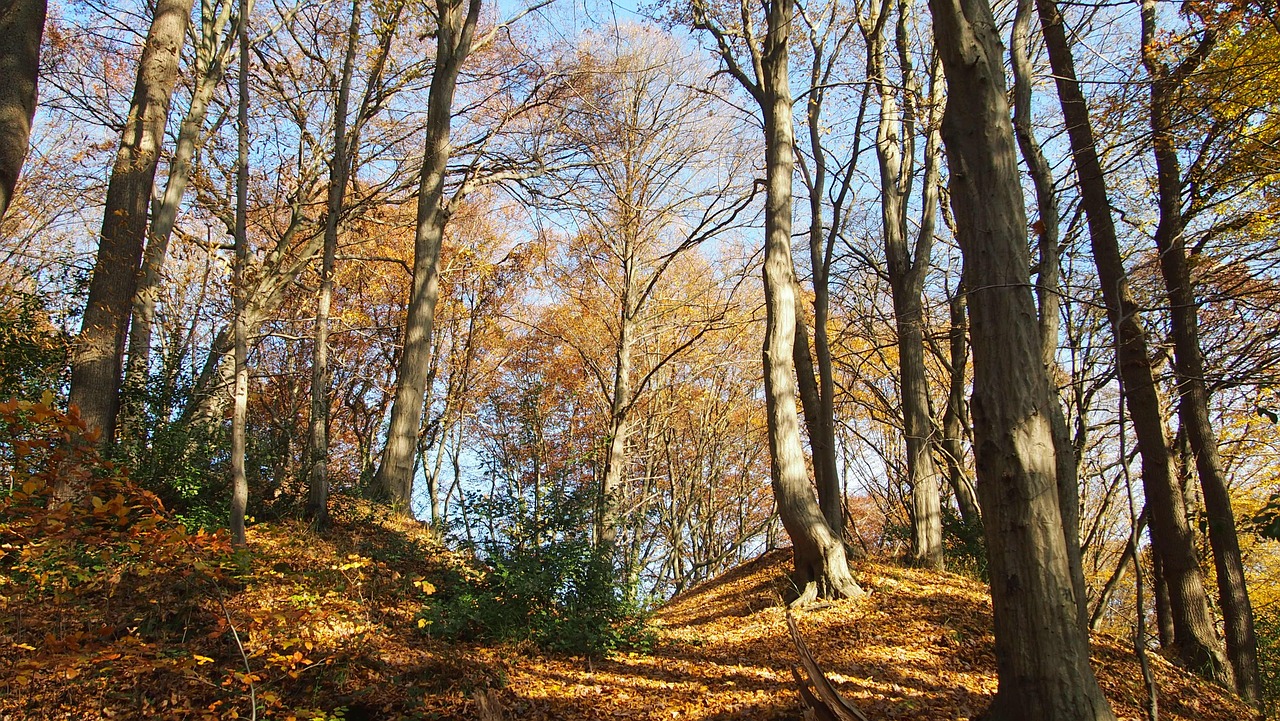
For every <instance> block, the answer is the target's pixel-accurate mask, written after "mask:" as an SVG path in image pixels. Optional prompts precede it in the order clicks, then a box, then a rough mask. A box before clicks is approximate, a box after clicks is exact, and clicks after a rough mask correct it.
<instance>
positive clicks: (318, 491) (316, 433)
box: [305, 0, 360, 528]
mask: <svg viewBox="0 0 1280 721" xmlns="http://www.w3.org/2000/svg"><path fill="white" fill-rule="evenodd" d="M359 40H360V0H352V2H351V25H350V26H349V27H348V28H347V49H346V53H345V54H344V55H343V58H342V75H341V77H340V78H339V79H338V103H337V107H336V108H335V109H334V121H333V158H332V159H331V160H330V161H329V193H328V197H327V198H326V206H325V222H324V250H323V251H322V254H321V260H320V295H319V297H318V298H316V326H315V334H314V336H313V337H312V343H313V346H314V353H315V358H314V360H313V362H312V365H311V423H310V427H309V429H308V434H307V445H308V447H309V448H310V456H311V468H310V473H309V475H310V488H309V489H308V493H307V507H306V509H305V512H306V516H307V518H310V519H311V522H312V523H313V524H314V525H315V527H316V528H324V527H325V526H326V525H327V524H328V522H329V384H330V371H329V309H330V306H331V305H332V304H333V264H334V256H335V255H337V250H338V221H339V220H340V219H341V217H342V207H343V200H344V197H345V195H346V191H347V173H348V171H349V168H350V163H349V160H348V155H347V109H348V108H347V106H348V105H349V104H350V102H351V76H352V74H353V73H354V71H355V62H356V47H357V45H358V43H359Z"/></svg>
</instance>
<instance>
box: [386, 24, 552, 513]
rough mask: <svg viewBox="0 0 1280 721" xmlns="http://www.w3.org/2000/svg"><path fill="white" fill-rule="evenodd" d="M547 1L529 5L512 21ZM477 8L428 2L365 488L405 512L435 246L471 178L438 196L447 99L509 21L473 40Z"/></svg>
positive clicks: (448, 148)
mask: <svg viewBox="0 0 1280 721" xmlns="http://www.w3.org/2000/svg"><path fill="white" fill-rule="evenodd" d="M549 1H550V0H542V1H541V2H539V3H535V4H533V5H530V6H529V7H528V8H526V9H525V10H523V11H521V12H520V13H517V16H516V17H521V16H523V15H525V14H527V13H529V12H532V11H533V10H534V9H536V8H538V7H541V6H542V5H545V4H546V3H547V2H549ZM481 5H482V0H437V2H436V13H435V15H436V17H435V20H436V28H435V32H434V37H435V41H436V53H435V64H434V65H433V66H432V69H431V86H430V90H429V94H428V96H427V118H426V125H425V135H426V153H425V154H424V156H423V160H422V169H421V172H420V173H419V180H418V205H417V219H416V233H415V236H414V256H413V286H412V288H411V289H410V292H409V307H408V313H407V316H406V318H405V331H404V351H403V352H402V353H401V354H400V363H399V366H398V368H397V372H396V397H395V401H394V403H393V404H392V406H391V420H390V425H389V427H388V429H387V442H386V446H385V448H384V450H383V454H382V461H381V464H380V465H379V467H378V473H377V475H376V476H375V477H374V480H373V484H372V488H371V490H372V493H373V494H374V495H375V496H376V497H379V498H383V499H385V500H387V501H389V502H390V503H391V504H392V505H393V506H394V507H395V508H396V509H397V510H398V511H399V512H401V513H405V514H409V513H411V509H410V503H411V500H412V495H413V467H414V447H415V441H416V439H417V437H418V430H419V427H420V426H421V424H422V406H423V397H424V394H425V393H426V386H427V376H428V374H429V369H430V361H431V357H430V356H431V334H432V330H433V328H434V325H435V308H436V302H437V300H438V299H439V295H440V245H441V241H442V239H443V237H444V228H445V225H446V224H447V223H448V221H449V216H450V215H452V214H453V212H454V209H455V207H456V206H457V204H458V203H460V202H461V201H462V200H463V199H464V198H465V197H466V195H467V193H468V192H469V191H470V190H471V189H473V188H474V187H475V184H476V183H475V179H474V175H473V176H472V177H471V178H469V180H471V181H472V182H465V181H464V182H463V183H461V184H460V185H459V186H458V187H457V189H456V190H455V191H454V192H453V194H452V195H447V194H446V193H445V181H446V180H447V176H448V170H449V159H450V157H451V155H452V153H453V147H452V145H451V143H450V132H451V121H452V119H453V99H454V94H455V92H456V90H457V87H458V78H459V75H460V74H461V72H462V66H463V64H464V63H466V61H467V58H468V57H470V56H471V54H472V52H473V51H474V50H476V49H477V48H478V47H484V46H487V45H489V44H490V43H492V42H493V40H494V38H495V37H496V36H497V34H498V32H499V31H500V30H501V29H503V28H506V27H508V26H509V25H510V23H511V22H514V19H513V20H509V21H507V22H506V23H503V24H500V25H498V26H495V27H494V28H491V29H490V30H489V32H487V33H485V35H484V36H483V37H481V38H480V39H479V40H478V41H477V39H476V37H475V33H476V25H477V24H478V23H479V21H480V8H481ZM513 114H514V113H513ZM506 117H510V116H509V115H508V116H506ZM504 119H505V118H504ZM477 170H478V168H477V167H476V163H472V164H471V166H470V167H469V169H468V172H469V173H472V174H474V173H475V172H477ZM515 175H521V174H520V173H515ZM498 177H503V176H502V174H501V173H496V172H495V175H493V176H490V181H491V182H496V178H498Z"/></svg>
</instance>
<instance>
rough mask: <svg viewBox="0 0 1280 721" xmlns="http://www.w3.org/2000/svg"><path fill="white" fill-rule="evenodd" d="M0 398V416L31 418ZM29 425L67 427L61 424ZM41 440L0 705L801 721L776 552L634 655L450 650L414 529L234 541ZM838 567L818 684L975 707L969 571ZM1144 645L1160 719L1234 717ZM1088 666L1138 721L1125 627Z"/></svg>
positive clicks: (881, 702) (5, 545)
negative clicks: (855, 587) (432, 615)
mask: <svg viewBox="0 0 1280 721" xmlns="http://www.w3.org/2000/svg"><path fill="white" fill-rule="evenodd" d="M3 413H7V414H8V415H7V416H5V417H4V418H0V420H5V421H6V422H8V423H9V424H10V426H13V425H14V424H20V423H21V422H25V421H23V419H24V418H29V417H32V416H33V415H34V416H39V414H38V413H36V411H35V410H33V408H25V409H24V408H16V407H14V408H0V414H3ZM24 414H25V415H24ZM36 420H37V421H41V422H46V423H51V424H52V426H51V427H52V430H53V432H54V435H55V436H56V435H59V434H62V435H63V437H64V439H65V438H67V437H70V438H71V439H72V440H73V441H74V440H75V436H76V429H75V427H74V423H73V422H71V420H68V419H66V418H64V417H60V416H57V415H56V414H55V415H53V416H48V415H46V416H44V417H43V419H41V418H39V417H37V418H36ZM40 438H41V437H40V436H39V434H35V435H31V436H30V437H27V438H25V439H24V440H22V441H21V442H22V443H23V444H25V445H23V446H22V447H21V448H20V449H19V453H20V454H32V455H31V457H32V458H33V459H34V458H36V456H39V459H38V460H39V461H40V465H41V467H43V468H46V469H55V470H46V471H38V472H36V471H31V470H30V469H28V471H27V472H26V477H25V478H24V479H23V481H22V482H21V483H18V484H17V490H16V492H14V493H11V494H10V495H9V496H8V497H7V498H6V499H4V501H3V502H2V503H0V719H27V718H32V719H34V718H40V719H98V718H127V719H141V718H145V719H152V718H164V719H168V718H174V719H179V718H183V719H185V718H191V719H227V718H249V717H251V716H252V715H254V714H253V709H254V707H255V706H256V712H257V713H256V715H257V718H275V719H326V720H327V719H334V718H339V717H341V718H344V719H346V720H347V721H357V720H358V719H398V718H405V719H432V718H435V719H453V718H477V717H478V715H479V714H480V712H481V709H480V708H479V706H480V705H481V703H479V702H478V701H477V699H480V698H483V704H484V705H486V706H487V707H488V708H489V709H490V710H491V711H492V710H493V709H498V708H501V709H503V714H504V716H505V718H506V719H508V721H516V720H517V719H531V720H536V719H557V720H560V719H563V720H565V721H573V720H577V719H599V720H605V719H649V720H653V721H657V720H658V719H662V720H664V721H665V720H670V719H702V720H707V721H710V720H714V719H743V718H747V719H798V718H800V706H799V700H798V695H797V692H796V690H795V687H794V683H793V681H792V678H791V673H790V668H791V666H792V665H793V664H795V663H796V662H797V656H796V652H795V649H794V647H793V646H792V644H791V642H790V639H789V638H788V633H787V625H786V614H785V610H784V609H783V607H782V604H781V590H782V588H783V585H782V584H785V583H786V580H785V579H786V571H787V567H788V565H789V563H790V555H789V553H788V552H786V551H774V552H771V553H769V554H767V555H765V556H764V557H762V558H760V559H757V560H755V561H753V562H751V563H748V564H746V565H744V566H742V567H740V568H738V569H737V570H735V571H733V572H731V573H729V574H727V575H725V576H723V577H721V578H719V579H717V580H713V581H711V582H708V583H706V584H703V585H701V586H699V587H697V588H695V589H693V590H691V591H689V592H687V593H685V594H683V595H681V596H679V597H678V598H676V599H674V600H673V601H672V602H671V603H669V604H667V606H666V607H665V608H663V609H661V610H660V611H658V612H657V613H656V614H655V616H654V618H653V626H654V628H655V630H656V632H657V636H658V639H659V642H658V645H657V647H656V648H655V650H654V652H653V653H651V654H647V655H637V654H626V655H618V656H615V657H613V658H611V659H608V660H603V661H599V660H597V661H592V660H589V659H582V658H567V657H554V656H548V655H545V654H539V653H537V652H535V651H533V650H532V647H531V646H530V647H527V648H526V647H519V648H515V647H496V648H495V647H489V646H485V645H481V644H456V643H453V644H451V643H447V642H444V641H441V640H438V639H433V638H430V637H427V636H425V635H424V634H423V633H422V631H420V630H419V627H418V623H417V620H418V614H419V613H420V611H421V610H422V608H423V605H424V603H425V602H426V598H427V596H428V595H429V594H431V593H433V592H434V586H433V583H435V582H443V581H442V580H441V579H442V578H447V577H449V576H450V575H453V576H454V577H457V576H458V575H465V574H466V573H468V563H467V561H466V559H465V558H462V557H461V556H459V555H457V554H454V553H451V552H449V551H447V550H446V549H444V548H443V547H442V545H441V544H440V543H439V541H438V540H437V539H436V538H435V537H434V536H433V535H432V534H431V533H430V532H428V531H427V530H426V529H425V528H423V527H422V526H421V525H420V524H417V523H415V522H413V521H411V520H407V519H403V518H399V517H396V516H394V515H391V514H389V513H387V512H385V511H383V510H381V509H379V508H377V507H376V506H372V505H370V504H368V503H364V502H356V501H351V500H342V499H339V500H338V503H337V505H336V507H335V508H334V511H333V514H332V515H333V526H332V528H331V529H330V530H329V531H328V532H327V533H326V534H324V535H323V536H320V535H317V534H315V533H314V532H312V531H311V530H309V529H308V528H307V527H306V525H305V524H302V523H300V522H295V521H285V522H273V523H268V524H261V525H258V526H256V527H254V528H251V529H250V534H249V542H250V547H251V554H250V555H249V556H247V557H245V556H240V557H235V556H232V555H231V553H230V549H229V547H228V545H227V543H226V538H225V535H202V534H191V533H188V532H187V531H186V529H184V528H182V527H181V526H180V525H178V524H177V523H175V522H174V521H172V520H171V519H170V518H168V517H167V516H166V515H165V513H164V512H163V509H161V508H160V507H159V505H158V502H157V501H155V499H154V497H153V496H150V495H149V494H146V493H145V492H143V491H140V490H139V489H137V488H136V487H134V486H132V485H131V484H129V482H128V481H127V479H125V478H124V477H123V476H122V475H121V474H120V473H119V472H118V471H117V470H116V469H114V468H112V467H111V466H110V465H109V464H105V463H102V462H101V461H99V460H97V459H96V458H95V456H94V453H93V451H92V449H91V446H89V445H87V444H83V443H81V444H79V445H75V444H74V443H73V444H72V446H70V447H73V448H75V449H76V450H75V454H74V455H75V457H74V458H73V457H65V458H63V457H56V454H57V453H59V452H61V451H57V450H56V449H57V448H61V447H63V446H60V445H58V444H57V443H45V441H42V440H40ZM42 444H43V445H42ZM11 446H12V444H11ZM41 454H44V455H41ZM50 460H55V461H57V463H47V461H50ZM16 461H17V462H16V463H15V464H14V465H12V466H11V467H10V469H9V470H11V471H13V472H15V478H16V472H17V471H18V470H20V469H19V468H18V466H21V458H16ZM56 469H74V475H75V479H74V480H76V481H77V482H78V483H81V484H82V489H84V490H85V492H84V493H82V494H81V496H80V497H79V499H78V500H77V501H75V502H71V503H62V502H57V501H55V499H54V498H53V497H52V496H51V495H50V493H49V491H48V488H50V487H52V486H53V485H55V484H56V483H57V482H58V481H59V480H60V478H59V477H55V476H56V474H57V473H61V471H58V470H56ZM857 574H858V580H859V581H860V583H862V585H863V586H864V587H865V588H867V590H869V591H870V592H871V593H870V596H869V597H868V598H865V599H862V600H858V601H843V602H838V603H831V604H828V605H825V606H821V607H815V608H812V609H810V610H808V611H801V612H798V613H797V619H798V621H799V626H800V631H801V633H802V634H803V636H804V638H805V639H806V640H807V642H808V645H809V647H810V649H811V650H812V652H813V655H814V657H815V658H816V660H817V662H818V663H819V664H820V665H821V666H822V668H823V670H825V671H826V672H827V674H828V676H829V677H830V679H831V681H832V682H833V683H834V684H835V686H836V688H837V690H838V691H839V692H840V693H841V694H843V695H844V696H845V697H846V698H848V699H849V700H850V701H852V702H853V703H854V704H855V705H856V706H857V707H858V708H860V709H861V710H862V711H863V712H864V713H866V714H867V716H868V717H869V718H871V719H971V718H976V717H977V716H978V715H979V714H980V713H981V712H982V710H983V709H984V708H985V707H986V705H987V704H988V703H989V701H990V698H991V695H992V694H993V693H994V692H995V689H996V677H995V660H994V657H993V656H992V637H991V620H990V604H989V601H988V598H987V594H986V589H985V587H984V586H983V585H982V584H980V583H977V582H975V581H972V580H969V579H966V578H963V577H960V576H955V575H949V574H937V573H932V572H927V571H922V570H912V569H904V568H899V567H896V566H892V565H879V564H873V563H869V562H864V563H862V564H860V565H859V567H858V568H857ZM1152 660H1153V666H1154V668H1155V672H1156V675H1157V677H1158V679H1159V683H1160V690H1161V701H1160V703H1161V714H1162V718H1163V719H1166V720H1167V721H1182V720H1185V721H1192V719H1195V720H1196V721H1237V720H1239V719H1244V718H1247V717H1248V710H1247V709H1246V708H1245V707H1243V706H1241V705H1239V704H1238V703H1237V702H1234V701H1232V700H1231V699H1230V698H1229V697H1228V696H1227V695H1226V694H1225V693H1223V692H1221V691H1219V690H1217V689H1215V688H1213V687H1210V686H1208V685H1206V684H1204V683H1203V682H1201V681H1199V680H1197V679H1195V678H1193V677H1191V676H1190V675H1188V674H1186V673H1184V672H1182V671H1181V670H1179V669H1177V668H1174V667H1173V666H1171V665H1170V664H1168V663H1166V662H1165V661H1163V659H1161V658H1159V657H1158V656H1155V655H1153V659H1152ZM1094 666H1095V669H1096V670H1097V672H1098V676H1099V679H1100V681H1101V683H1102V686H1103V689H1104V690H1105V691H1106V693H1107V695H1108V697H1109V698H1110V699H1111V702H1112V704H1113V705H1114V708H1115V710H1116V713H1117V715H1118V716H1119V717H1120V718H1122V719H1135V720H1136V719H1139V718H1141V711H1140V709H1141V704H1142V703H1143V700H1144V697H1145V692H1144V690H1143V687H1142V683H1141V676H1140V674H1139V670H1138V665H1137V663H1136V662H1135V660H1134V658H1133V654H1132V652H1131V650H1130V649H1129V647H1128V645H1127V644H1125V643H1122V642H1120V641H1117V640H1114V639H1100V640H1098V642H1097V643H1095V646H1094ZM492 715H493V714H492V713H490V714H489V716H490V717H492Z"/></svg>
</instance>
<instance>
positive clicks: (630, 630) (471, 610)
mask: <svg viewBox="0 0 1280 721" xmlns="http://www.w3.org/2000/svg"><path fill="white" fill-rule="evenodd" d="M562 500H563V501H564V502H562V503H558V504H555V503H552V504H547V506H544V508H546V513H547V515H546V516H544V517H543V518H542V519H538V520H536V521H534V522H529V521H530V519H527V518H524V519H513V518H512V515H513V514H517V513H519V512H520V511H519V510H518V509H520V508H528V506H527V505H523V506H522V505H521V504H509V503H497V504H495V503H494V501H493V499H492V498H491V497H489V498H485V499H483V501H479V499H475V498H473V499H472V501H471V502H472V503H473V504H475V505H477V506H480V505H484V506H487V507H486V508H485V509H484V511H486V512H495V510H496V509H498V508H501V509H502V511H499V513H500V515H499V516H498V518H499V519H500V520H502V521H504V522H505V523H506V525H505V526H504V527H505V528H507V529H510V530H511V531H512V532H511V533H508V534H504V535H503V537H502V538H499V539H489V540H487V541H486V542H485V543H484V544H483V545H482V546H481V547H479V548H474V549H473V550H475V551H476V552H477V557H478V558H479V559H480V560H479V561H478V568H477V569H476V570H477V572H476V573H475V574H471V575H467V576H465V577H464V575H463V574H461V573H456V572H455V573H453V574H452V575H451V576H450V577H448V578H443V579H440V583H438V584H437V586H438V591H437V592H436V594H435V595H433V596H431V597H430V599H429V602H428V603H427V604H426V605H425V606H424V608H423V610H422V612H421V614H420V616H419V626H420V627H422V628H423V630H424V631H425V632H426V633H428V634H431V635H435V636H440V637H444V638H451V639H461V640H475V639H485V640H491V641H502V642H516V643H520V642H531V643H533V644H535V645H537V646H538V647H539V648H541V649H543V650H546V651H552V652H558V653H571V654H584V655H589V656H602V655H606V654H608V653H610V652H613V651H617V650H647V649H648V648H650V647H651V646H652V635H651V634H650V633H648V632H647V631H646V629H645V626H644V620H645V619H644V616H643V614H642V613H640V611H639V609H637V608H636V607H635V606H634V605H633V604H631V603H629V602H628V601H627V600H626V599H627V598H629V597H630V594H627V593H625V592H624V591H625V589H624V588H622V587H621V585H620V584H619V583H617V582H616V581H615V578H616V577H617V574H616V571H615V568H614V565H613V561H612V553H610V552H608V551H602V550H599V549H597V548H595V546H594V544H593V543H592V542H591V540H590V539H589V538H588V536H587V533H586V529H588V528H590V526H589V524H588V523H587V514H586V509H587V506H586V504H584V503H581V502H580V500H581V499H576V498H572V497H570V498H565V499H562ZM531 527H536V528H537V532H535V533H529V534H525V533H522V532H519V529H523V530H524V531H528V530H529V529H530V528H531Z"/></svg>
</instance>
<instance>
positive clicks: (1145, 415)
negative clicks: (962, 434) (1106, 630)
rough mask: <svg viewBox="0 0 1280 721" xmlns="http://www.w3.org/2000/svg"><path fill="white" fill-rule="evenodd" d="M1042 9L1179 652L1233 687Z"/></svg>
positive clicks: (1108, 222) (1051, 5) (1096, 181)
mask: <svg viewBox="0 0 1280 721" xmlns="http://www.w3.org/2000/svg"><path fill="white" fill-rule="evenodd" d="M1037 8H1038V10H1039V14H1040V24H1041V28H1042V29H1043V31H1044V38H1045V45H1046V47H1047V48H1048V51H1049V62H1050V64H1051V65H1052V67H1053V72H1054V77H1055V78H1056V81H1057V86H1058V97H1059V100H1060V101H1061V104H1062V114H1063V118H1064V119H1065V120H1066V125H1067V135H1068V137H1069V139H1070V142H1071V152H1072V156H1073V158H1074V160H1075V166H1076V175H1077V178H1078V180H1079V183H1080V197H1081V200H1080V202H1081V206H1082V207H1083V208H1084V211H1085V217H1086V220H1087V222H1088V225H1089V237H1090V241H1091V243H1092V246H1093V257H1094V263H1095V264H1096V266H1097V269H1098V278H1099V282H1100V283H1101V284H1102V294H1103V299H1104V301H1105V302H1106V304H1107V316H1108V317H1109V319H1110V321H1111V327H1112V332H1113V333H1114V334H1115V336H1116V338H1117V342H1116V355H1117V365H1118V371H1119V374H1120V378H1121V380H1122V381H1123V383H1124V388H1125V393H1126V395H1127V398H1128V401H1129V417H1130V419H1131V420H1132V421H1133V430H1134V435H1135V436H1136V438H1137V443H1138V453H1139V455H1140V456H1141V457H1142V482H1143V488H1144V490H1145V493H1146V498H1147V510H1148V512H1149V514H1150V522H1151V532H1152V542H1153V548H1154V550H1155V552H1156V553H1157V554H1158V555H1159V556H1160V560H1161V563H1162V568H1163V570H1164V581H1165V585H1166V587H1167V589H1168V591H1169V609H1170V612H1171V613H1172V617H1173V625H1174V652H1175V654H1176V655H1177V658H1178V660H1179V661H1180V662H1181V663H1182V664H1183V665H1185V666H1186V667H1187V668H1190V669H1192V670H1193V671H1195V672H1196V673H1199V674H1201V675H1202V676H1204V677H1205V678H1208V679H1211V680H1213V681H1216V682H1218V683H1220V684H1222V685H1224V686H1226V687H1228V688H1233V687H1234V683H1233V680H1232V674H1231V667H1230V666H1229V665H1228V664H1227V662H1226V657H1225V655H1224V654H1223V651H1222V648H1221V644H1220V643H1219V642H1218V639H1217V637H1216V634H1215V633H1214V627H1213V620H1212V617H1211V616H1210V615H1209V601H1208V597H1207V595H1206V594H1205V589H1204V576H1203V574H1202V573H1201V571H1200V565H1199V560H1198V558H1197V557H1196V551H1195V546H1194V544H1193V543H1192V536H1191V528H1190V526H1189V525H1188V523H1187V518H1186V510H1185V500H1184V498H1183V494H1182V491H1181V489H1180V488H1179V487H1178V484H1177V479H1176V477H1175V474H1174V472H1173V464H1172V462H1171V459H1170V457H1169V446H1168V437H1167V434H1166V431H1165V427H1164V420H1163V416H1162V414H1161V410H1160V397H1159V392H1158V389H1157V387H1156V382H1155V373H1154V370H1153V369H1152V367H1151V353H1150V350H1149V348H1148V343H1147V334H1146V329H1145V328H1144V327H1143V325H1142V319H1141V318H1140V317H1139V313H1138V311H1139V308H1138V304H1137V302H1136V301H1135V300H1134V298H1133V294H1132V291H1131V290H1130V288H1129V282H1128V276H1127V275H1126V273H1125V269H1124V264H1123V261H1122V259H1121V256H1120V244H1119V241H1118V239H1117V236H1116V229H1115V222H1114V220H1113V219H1112V217H1111V203H1110V200H1109V199H1108V197H1107V188H1106V180H1105V177H1104V175H1103V172H1102V164H1101V161H1100V160H1099V158H1098V150H1097V144H1096V142H1095V141H1094V137H1093V127H1092V123H1091V121H1090V119H1089V110H1088V107H1087V105H1086V104H1085V99H1084V95H1083V93H1082V92H1081V90H1080V83H1079V81H1078V80H1077V78H1076V73H1075V62H1074V59H1073V58H1072V57H1071V46H1070V45H1069V44H1068V42H1067V37H1066V31H1065V29H1064V27H1063V21H1062V15H1061V13H1060V12H1059V11H1058V7H1057V4H1056V3H1055V2H1054V0H1037Z"/></svg>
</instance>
